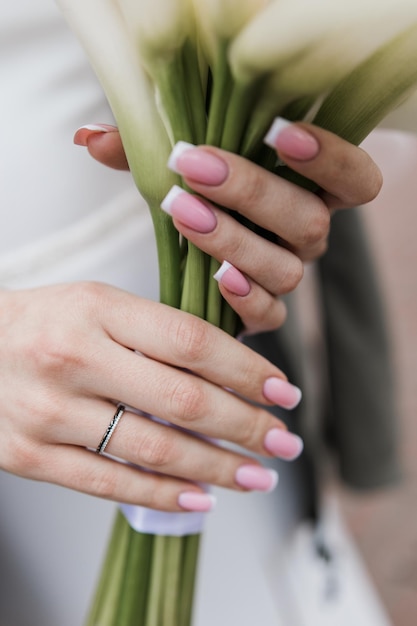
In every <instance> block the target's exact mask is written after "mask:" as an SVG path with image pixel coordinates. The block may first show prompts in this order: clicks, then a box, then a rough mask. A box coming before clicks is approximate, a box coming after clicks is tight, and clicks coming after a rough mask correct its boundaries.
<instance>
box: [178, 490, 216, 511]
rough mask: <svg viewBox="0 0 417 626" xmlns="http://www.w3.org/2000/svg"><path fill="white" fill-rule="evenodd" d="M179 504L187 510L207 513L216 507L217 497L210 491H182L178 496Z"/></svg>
mask: <svg viewBox="0 0 417 626" xmlns="http://www.w3.org/2000/svg"><path fill="white" fill-rule="evenodd" d="M178 504H179V506H180V507H182V508H183V509H185V510H186V511H197V512H201V513H206V512H208V511H211V510H212V509H213V508H214V506H215V504H216V498H215V497H214V496H212V495H211V494H209V493H199V492H198V491H183V493H180V495H179V496H178Z"/></svg>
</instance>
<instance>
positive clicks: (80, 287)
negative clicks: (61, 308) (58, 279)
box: [68, 281, 106, 311]
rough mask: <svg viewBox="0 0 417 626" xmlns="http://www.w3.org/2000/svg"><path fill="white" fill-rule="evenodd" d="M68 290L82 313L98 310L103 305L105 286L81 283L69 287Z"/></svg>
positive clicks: (88, 282)
mask: <svg viewBox="0 0 417 626" xmlns="http://www.w3.org/2000/svg"><path fill="white" fill-rule="evenodd" d="M68 290H69V292H70V295H71V297H73V298H74V301H75V302H77V303H78V306H79V307H80V308H81V309H82V310H84V311H85V310H88V311H96V310H99V309H100V307H101V306H102V305H103V298H104V297H105V296H106V286H105V285H104V284H103V283H100V282H96V281H83V282H79V283H76V284H74V285H69V286H68ZM72 291H73V293H72Z"/></svg>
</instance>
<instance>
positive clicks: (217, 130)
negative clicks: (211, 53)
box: [206, 41, 232, 146]
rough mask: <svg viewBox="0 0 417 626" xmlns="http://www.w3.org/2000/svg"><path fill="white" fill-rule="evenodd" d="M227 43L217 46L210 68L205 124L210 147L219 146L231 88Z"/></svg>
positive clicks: (207, 141) (223, 42)
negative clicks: (210, 79) (206, 119)
mask: <svg viewBox="0 0 417 626" xmlns="http://www.w3.org/2000/svg"><path fill="white" fill-rule="evenodd" d="M227 48H228V42H227V41H222V42H221V43H220V44H219V48H218V52H217V58H216V61H215V64H214V67H213V68H212V81H211V94H210V103H209V114H208V122H207V134H206V143H207V144H209V145H211V146H220V143H221V139H222V134H223V128H224V120H225V116H226V106H227V102H228V100H229V95H230V91H231V86H232V77H231V74H230V68H229V64H228V62H227Z"/></svg>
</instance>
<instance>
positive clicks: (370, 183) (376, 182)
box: [360, 165, 383, 204]
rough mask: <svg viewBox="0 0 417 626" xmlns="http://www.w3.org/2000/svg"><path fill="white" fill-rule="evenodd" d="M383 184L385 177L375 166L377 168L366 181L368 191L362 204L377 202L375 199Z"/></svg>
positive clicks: (361, 201)
mask: <svg viewBox="0 0 417 626" xmlns="http://www.w3.org/2000/svg"><path fill="white" fill-rule="evenodd" d="M382 184H383V177H382V173H381V170H380V169H379V167H377V166H376V165H375V167H374V168H373V169H372V173H371V174H370V175H369V176H368V177H367V179H366V190H365V192H364V195H363V198H362V199H361V200H360V203H361V204H362V203H363V204H366V203H367V202H371V201H372V200H375V198H376V197H377V196H378V194H379V192H380V191H381V187H382Z"/></svg>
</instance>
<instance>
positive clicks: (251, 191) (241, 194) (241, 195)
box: [234, 167, 265, 208]
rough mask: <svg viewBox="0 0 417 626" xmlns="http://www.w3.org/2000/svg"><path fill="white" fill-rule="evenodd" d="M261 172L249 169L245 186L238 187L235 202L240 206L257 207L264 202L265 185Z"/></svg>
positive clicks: (247, 169) (252, 168) (246, 172)
mask: <svg viewBox="0 0 417 626" xmlns="http://www.w3.org/2000/svg"><path fill="white" fill-rule="evenodd" d="M263 182H264V181H263V180H262V176H261V170H260V169H259V168H256V167H248V168H246V171H245V184H244V185H242V184H241V181H240V185H238V186H237V187H236V192H235V194H234V195H235V202H236V203H237V205H238V206H239V205H240V204H241V205H242V206H247V207H249V208H253V207H256V206H257V205H258V204H260V203H261V202H262V200H263V194H264V187H265V186H264V184H263Z"/></svg>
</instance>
